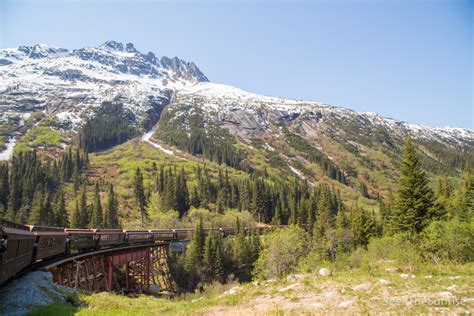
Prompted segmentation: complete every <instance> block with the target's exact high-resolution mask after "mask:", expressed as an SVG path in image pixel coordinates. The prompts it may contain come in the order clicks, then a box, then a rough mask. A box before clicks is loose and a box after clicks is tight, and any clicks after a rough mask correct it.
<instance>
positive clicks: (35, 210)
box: [28, 188, 45, 225]
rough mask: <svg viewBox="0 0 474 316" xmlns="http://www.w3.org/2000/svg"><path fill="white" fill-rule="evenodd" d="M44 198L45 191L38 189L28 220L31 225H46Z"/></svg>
mask: <svg viewBox="0 0 474 316" xmlns="http://www.w3.org/2000/svg"><path fill="white" fill-rule="evenodd" d="M44 215H45V214H44V196H43V191H42V190H41V189H40V188H38V189H37V190H36V192H35V194H34V196H33V204H32V206H31V213H30V217H29V219H28V222H29V223H30V225H44V224H45V223H44V217H45V216H44Z"/></svg>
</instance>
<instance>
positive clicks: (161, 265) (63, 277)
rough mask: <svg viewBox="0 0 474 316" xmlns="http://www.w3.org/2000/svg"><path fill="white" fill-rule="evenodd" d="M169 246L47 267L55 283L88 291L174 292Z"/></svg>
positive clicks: (84, 257) (93, 256) (86, 256)
mask: <svg viewBox="0 0 474 316" xmlns="http://www.w3.org/2000/svg"><path fill="white" fill-rule="evenodd" d="M168 251H169V244H160V245H152V246H143V247H137V248H132V249H124V250H120V249H110V251H101V252H100V254H94V253H91V254H83V255H78V256H76V257H75V258H71V259H66V260H63V261H62V262H61V263H60V264H58V265H55V266H52V267H49V268H48V270H49V271H51V272H52V274H53V280H54V282H55V283H58V284H61V285H65V286H69V287H72V288H80V289H83V290H87V291H91V292H101V291H122V290H124V291H126V292H135V293H150V292H154V293H157V292H170V293H173V292H174V291H175V284H174V283H173V281H172V279H171V274H170V271H169V268H168V263H167V256H168Z"/></svg>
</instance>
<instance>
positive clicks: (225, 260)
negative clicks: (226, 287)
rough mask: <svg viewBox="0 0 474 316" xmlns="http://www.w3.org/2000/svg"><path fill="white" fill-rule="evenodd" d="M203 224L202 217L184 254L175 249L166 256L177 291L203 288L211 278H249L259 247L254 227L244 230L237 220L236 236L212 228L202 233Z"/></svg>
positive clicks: (222, 280)
mask: <svg viewBox="0 0 474 316" xmlns="http://www.w3.org/2000/svg"><path fill="white" fill-rule="evenodd" d="M202 225H203V224H202V221H201V220H199V221H198V222H197V223H196V227H195V230H194V234H193V236H192V239H191V241H190V243H189V244H188V245H187V246H186V251H185V253H184V254H182V255H180V254H177V253H174V254H172V255H171V256H170V257H169V258H168V264H169V267H170V271H171V273H172V276H173V280H174V281H175V282H176V285H177V288H178V291H193V290H194V289H196V288H198V289H202V287H203V285H204V284H205V283H211V282H214V281H217V282H221V283H224V282H227V281H230V280H233V279H237V280H239V281H241V282H248V281H250V280H251V278H252V272H253V269H254V265H255V262H256V260H257V259H258V256H259V251H260V241H259V236H258V233H257V232H256V230H245V229H244V227H243V226H242V225H241V223H240V222H239V221H238V220H237V222H236V225H235V231H236V234H235V237H233V238H224V237H222V235H221V234H219V233H216V232H215V231H211V232H210V233H208V234H207V235H205V234H204V229H203V226H202Z"/></svg>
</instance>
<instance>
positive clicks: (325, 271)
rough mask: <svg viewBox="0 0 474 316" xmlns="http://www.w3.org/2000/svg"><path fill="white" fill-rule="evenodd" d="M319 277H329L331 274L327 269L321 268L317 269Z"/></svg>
mask: <svg viewBox="0 0 474 316" xmlns="http://www.w3.org/2000/svg"><path fill="white" fill-rule="evenodd" d="M319 275H320V276H331V275H332V272H331V270H329V269H327V268H321V269H319Z"/></svg>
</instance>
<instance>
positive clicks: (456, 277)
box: [449, 275, 461, 280]
mask: <svg viewBox="0 0 474 316" xmlns="http://www.w3.org/2000/svg"><path fill="white" fill-rule="evenodd" d="M460 278H461V277H460V276H459V275H456V276H453V277H449V279H450V280H457V279H460Z"/></svg>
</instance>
